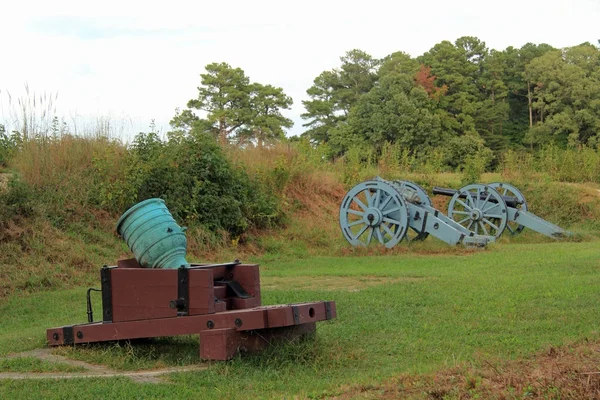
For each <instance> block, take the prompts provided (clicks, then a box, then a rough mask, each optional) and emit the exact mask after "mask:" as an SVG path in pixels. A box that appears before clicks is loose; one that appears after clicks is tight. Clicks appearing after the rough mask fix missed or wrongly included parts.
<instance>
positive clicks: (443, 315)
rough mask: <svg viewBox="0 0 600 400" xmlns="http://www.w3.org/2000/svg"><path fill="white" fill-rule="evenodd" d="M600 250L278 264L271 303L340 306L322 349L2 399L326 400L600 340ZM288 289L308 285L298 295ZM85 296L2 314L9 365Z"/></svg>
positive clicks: (516, 246) (170, 345)
mask: <svg viewBox="0 0 600 400" xmlns="http://www.w3.org/2000/svg"><path fill="white" fill-rule="evenodd" d="M598 246H599V242H598V241H589V242H580V243H576V242H566V243H547V242H540V243H510V242H508V243H499V244H496V245H493V246H491V247H490V248H489V249H487V250H484V251H475V252H457V251H450V252H447V253H437V254H423V253H419V252H408V253H401V254H395V255H377V256H368V255H365V256H362V257H354V256H347V257H306V258H303V259H296V258H285V257H284V258H279V259H276V258H274V257H269V260H268V262H266V263H263V266H262V269H261V275H262V282H263V284H264V286H265V288H264V290H263V296H264V303H266V304H279V303H290V302H299V301H307V300H320V299H323V300H324V299H330V300H335V301H336V303H337V309H338V317H337V319H335V320H333V321H330V322H327V323H321V324H319V327H318V332H317V336H316V338H315V339H314V340H307V341H303V342H301V343H298V344H293V345H286V346H283V347H280V348H275V349H272V350H270V351H267V352H266V353H264V354H261V355H257V356H243V357H238V358H236V359H234V360H232V361H230V362H223V363H212V364H210V365H209V366H208V369H207V370H205V371H201V372H193V373H192V372H190V373H177V374H172V375H170V376H169V377H168V381H167V382H166V383H165V384H158V385H141V384H136V383H133V382H131V381H129V380H127V379H110V380H108V381H107V380H74V381H73V380H69V381H56V382H48V381H43V382H35V383H34V384H32V383H31V382H18V381H2V382H1V383H0V398H64V397H70V395H71V394H72V393H77V395H78V397H79V398H99V397H102V398H193V397H203V398H257V397H259V398H293V397H296V396H297V397H301V398H304V397H308V398H322V397H328V396H335V395H337V394H340V393H342V392H343V391H344V390H345V389H344V388H347V387H348V386H349V385H352V386H357V385H358V386H361V385H364V386H365V387H368V386H369V385H376V384H379V383H381V382H383V381H386V380H389V379H392V378H393V377H394V376H397V375H398V374H404V373H414V374H421V373H429V372H432V371H436V370H440V369H444V368H448V367H453V366H456V365H459V364H460V363H462V362H472V361H476V360H479V361H481V360H488V359H490V360H498V359H515V358H519V357H523V356H527V355H529V354H532V353H534V352H537V351H539V350H541V349H543V348H545V347H546V346H548V345H553V346H557V345H561V344H563V343H570V342H573V341H578V340H582V339H584V338H588V339H597V338H598V337H599V336H600V328H599V324H598V304H599V303H600V292H599V291H598V287H599V285H600V258H598ZM335 277H341V278H340V282H342V283H341V284H339V285H336V283H335V279H333V280H332V279H331V278H335ZM285 279H289V280H290V281H291V282H310V285H306V284H298V285H295V286H292V287H290V286H286V285H285V284H282V283H281V282H285ZM353 279H354V280H355V282H354V283H355V284H352V285H350V284H349V282H350V281H352V280H353ZM361 282H364V284H362V285H361ZM374 282H375V283H374ZM271 283H273V285H271ZM84 293H85V289H84V288H78V289H72V290H67V291H58V292H41V293H34V294H23V295H17V296H12V297H11V298H10V299H9V301H8V302H7V303H6V304H5V305H3V306H0V314H1V315H2V324H1V325H0V355H5V354H7V353H10V352H17V351H24V350H30V349H34V348H38V347H41V346H43V345H44V337H45V336H44V335H45V329H46V328H48V327H52V326H60V325H62V324H69V323H74V322H77V321H81V322H83V321H84V320H85V303H84ZM197 350H198V348H197V341H196V338H194V337H182V338H178V339H160V340H156V341H149V342H146V343H142V344H140V343H135V344H133V345H128V344H126V343H119V344H108V345H101V346H88V347H87V348H81V349H80V348H75V349H66V350H61V352H63V354H64V353H67V354H68V355H69V356H70V357H75V358H80V359H84V360H86V361H90V362H97V363H105V364H108V365H111V366H112V367H114V368H119V369H128V370H129V369H142V368H143V369H146V368H156V367H160V366H165V365H183V364H189V363H196V362H198V359H197Z"/></svg>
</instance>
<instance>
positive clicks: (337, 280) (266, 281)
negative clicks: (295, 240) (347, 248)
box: [261, 276, 425, 292]
mask: <svg viewBox="0 0 600 400" xmlns="http://www.w3.org/2000/svg"><path fill="white" fill-rule="evenodd" d="M261 279H262V282H261V288H262V289H280V290H281V289H299V290H308V289H310V290H347V291H349V292H359V291H361V290H363V289H366V288H369V287H372V286H378V285H389V284H391V283H398V282H416V281H420V280H423V279H425V278H421V277H394V278H390V277H386V276H319V277H306V276H298V277H286V278H280V277H263V278H261Z"/></svg>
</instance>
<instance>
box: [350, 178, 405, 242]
mask: <svg viewBox="0 0 600 400" xmlns="http://www.w3.org/2000/svg"><path fill="white" fill-rule="evenodd" d="M340 226H341V228H342V232H343V233H344V237H345V238H346V240H348V242H350V244H352V245H353V246H368V245H369V244H371V243H373V242H377V243H379V244H382V245H384V246H385V247H387V248H391V247H394V246H395V245H396V244H398V242H400V241H401V240H402V239H403V238H404V236H405V235H406V231H407V229H408V210H407V208H406V203H405V201H404V200H403V199H402V196H401V195H400V194H399V193H398V191H397V190H396V189H394V187H392V186H391V185H389V184H387V183H385V182H380V181H365V182H362V183H359V184H358V185H356V186H354V187H353V188H352V189H350V191H349V192H348V193H347V194H346V196H345V197H344V200H343V201H342V205H341V207H340Z"/></svg>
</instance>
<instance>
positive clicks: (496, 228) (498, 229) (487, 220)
mask: <svg viewBox="0 0 600 400" xmlns="http://www.w3.org/2000/svg"><path fill="white" fill-rule="evenodd" d="M483 222H485V223H486V224H488V225H489V226H491V227H492V228H494V229H495V230H496V231H500V228H498V227H497V226H496V225H494V224H493V223H492V221H490V220H489V219H487V218H484V219H483Z"/></svg>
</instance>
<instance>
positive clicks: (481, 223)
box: [479, 221, 490, 236]
mask: <svg viewBox="0 0 600 400" xmlns="http://www.w3.org/2000/svg"><path fill="white" fill-rule="evenodd" d="M479 225H481V229H482V230H483V232H485V235H486V236H489V235H490V234H489V233H488V231H487V229H485V225H483V222H481V221H479Z"/></svg>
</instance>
